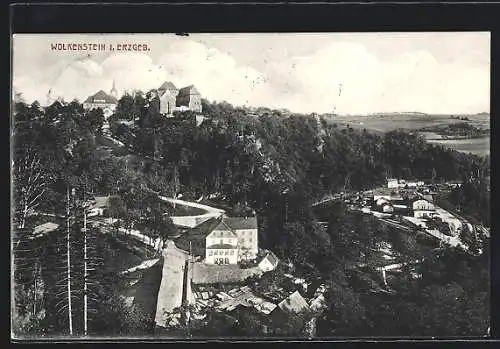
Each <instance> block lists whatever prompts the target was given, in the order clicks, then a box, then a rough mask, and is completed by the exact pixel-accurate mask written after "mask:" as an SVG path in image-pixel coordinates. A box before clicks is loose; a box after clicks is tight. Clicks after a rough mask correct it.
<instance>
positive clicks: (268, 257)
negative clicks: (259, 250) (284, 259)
mask: <svg viewBox="0 0 500 349" xmlns="http://www.w3.org/2000/svg"><path fill="white" fill-rule="evenodd" d="M265 260H268V261H269V263H271V265H272V266H274V267H276V266H277V265H278V262H279V258H278V257H276V255H275V254H274V253H272V252H271V251H269V252H268V253H267V254H266V256H265V257H264V258H262V260H261V261H260V263H262V262H264V261H265ZM260 263H259V264H260Z"/></svg>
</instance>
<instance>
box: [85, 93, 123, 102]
mask: <svg viewBox="0 0 500 349" xmlns="http://www.w3.org/2000/svg"><path fill="white" fill-rule="evenodd" d="M95 100H99V101H101V100H103V101H104V103H109V104H117V103H118V100H117V99H116V98H115V97H113V96H111V95H108V94H107V93H106V92H104V91H103V90H100V91H99V92H97V93H96V94H95V95H92V96H90V97H88V98H87V99H86V100H85V102H83V103H94V101H95Z"/></svg>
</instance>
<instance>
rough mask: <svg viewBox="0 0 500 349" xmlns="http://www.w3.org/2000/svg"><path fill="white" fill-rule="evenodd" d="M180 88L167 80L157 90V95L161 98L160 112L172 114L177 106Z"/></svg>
mask: <svg viewBox="0 0 500 349" xmlns="http://www.w3.org/2000/svg"><path fill="white" fill-rule="evenodd" d="M178 93H179V90H178V89H177V87H175V85H174V84H173V83H171V82H170V81H165V82H164V83H163V84H162V85H161V86H160V88H158V90H157V96H158V98H159V100H160V113H161V114H166V115H171V114H172V113H173V112H174V110H175V107H176V103H177V94H178Z"/></svg>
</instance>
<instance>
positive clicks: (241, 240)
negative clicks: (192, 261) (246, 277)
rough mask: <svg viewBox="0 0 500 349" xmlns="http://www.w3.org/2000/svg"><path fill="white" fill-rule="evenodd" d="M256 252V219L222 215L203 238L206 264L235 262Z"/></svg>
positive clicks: (250, 257) (246, 258)
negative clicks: (219, 220) (217, 223)
mask: <svg viewBox="0 0 500 349" xmlns="http://www.w3.org/2000/svg"><path fill="white" fill-rule="evenodd" d="M257 252H258V230H257V219H256V218H255V217H253V218H240V217H232V218H227V217H224V218H223V219H222V220H221V222H220V223H219V225H217V227H216V228H215V229H214V230H213V231H212V232H211V233H210V234H208V235H207V237H206V238H205V263H206V264H237V263H238V262H239V261H243V260H251V259H254V258H255V257H256V256H257Z"/></svg>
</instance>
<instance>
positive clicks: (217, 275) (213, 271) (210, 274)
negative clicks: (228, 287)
mask: <svg viewBox="0 0 500 349" xmlns="http://www.w3.org/2000/svg"><path fill="white" fill-rule="evenodd" d="M260 273H261V271H260V269H258V268H246V269H241V268H240V267H239V266H238V265H237V264H227V265H210V264H205V263H199V262H195V263H193V264H192V281H193V283H194V284H217V283H239V282H241V281H244V280H245V279H247V278H248V277H250V276H252V275H259V274H260Z"/></svg>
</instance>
